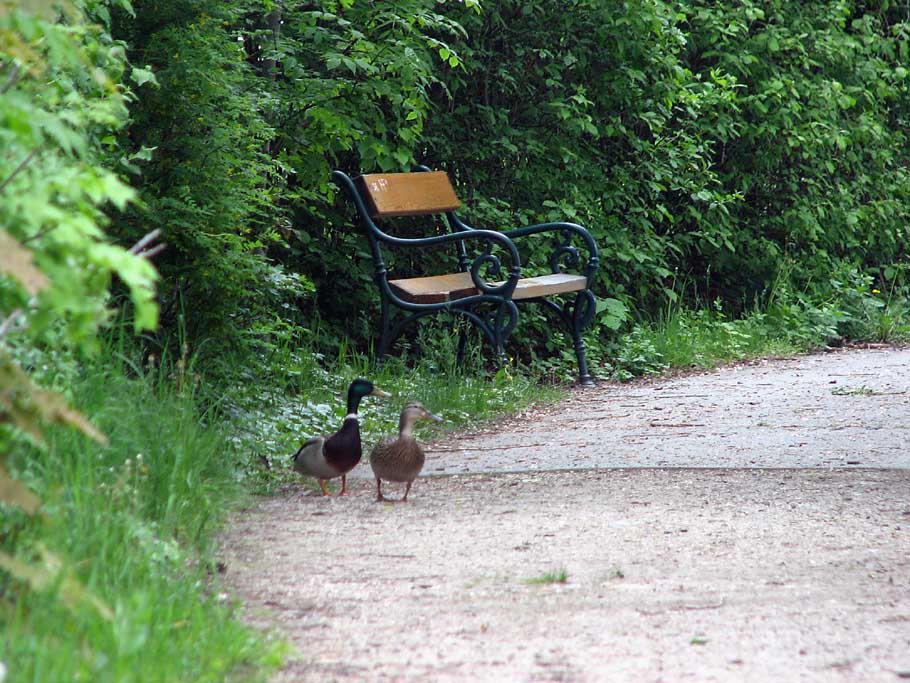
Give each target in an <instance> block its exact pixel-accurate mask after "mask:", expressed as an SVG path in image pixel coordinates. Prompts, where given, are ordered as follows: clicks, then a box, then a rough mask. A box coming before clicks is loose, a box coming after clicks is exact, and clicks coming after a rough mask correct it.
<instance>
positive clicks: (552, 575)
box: [524, 569, 569, 585]
mask: <svg viewBox="0 0 910 683" xmlns="http://www.w3.org/2000/svg"><path fill="white" fill-rule="evenodd" d="M568 581H569V572H567V571H566V570H565V569H556V570H554V571H549V572H544V573H543V574H541V575H540V576H534V577H531V578H530V579H525V581H524V582H525V583H528V584H532V585H533V584H551V583H568Z"/></svg>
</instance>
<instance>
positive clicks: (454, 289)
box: [389, 273, 588, 304]
mask: <svg viewBox="0 0 910 683" xmlns="http://www.w3.org/2000/svg"><path fill="white" fill-rule="evenodd" d="M490 284H492V285H496V286H499V285H501V284H502V283H501V282H491V283H490ZM587 286H588V280H587V278H586V277H584V276H583V275H571V274H568V273H553V274H551V275H538V276H536V277H526V278H522V279H520V280H519V281H518V282H517V283H516V285H515V292H514V293H513V294H512V299H513V300H516V301H517V300H521V299H537V298H539V297H545V296H551V295H553V294H565V293H567V292H580V291H581V290H583V289H586V288H587ZM389 287H391V288H392V291H393V292H395V294H397V295H398V296H399V297H400V298H402V299H403V300H404V301H409V302H411V303H412V304H438V303H441V302H444V301H455V300H457V299H463V298H464V297H466V296H473V295H475V294H480V290H479V289H477V288H476V287H475V286H474V282H473V281H472V280H471V274H470V273H448V274H446V275H434V276H432V277H412V278H407V279H404V280H389Z"/></svg>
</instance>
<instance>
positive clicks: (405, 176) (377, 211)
mask: <svg viewBox="0 0 910 683" xmlns="http://www.w3.org/2000/svg"><path fill="white" fill-rule="evenodd" d="M332 180H333V181H334V182H335V183H336V184H338V185H339V186H340V187H341V188H343V189H344V190H345V192H346V193H347V195H348V196H349V198H350V199H351V201H352V202H353V204H354V206H355V207H356V209H357V214H358V216H359V219H360V224H361V227H362V228H363V231H364V233H365V235H366V237H367V240H368V241H369V244H370V251H371V254H372V257H373V265H374V268H375V271H374V276H373V279H374V281H375V282H376V285H377V286H378V287H379V292H380V296H381V311H382V333H381V336H380V339H379V345H378V348H377V350H376V355H377V357H379V358H383V357H384V356H385V355H386V354H387V352H388V350H389V348H390V346H391V344H392V343H393V342H394V340H395V339H396V338H397V337H398V336H399V335H400V334H401V333H402V331H403V330H404V328H406V327H407V326H408V325H410V324H411V323H413V322H415V321H416V320H418V319H420V318H423V317H425V316H428V315H434V314H437V313H440V312H450V313H454V314H458V315H462V316H464V317H466V318H467V319H468V320H470V321H471V322H472V323H473V324H474V325H476V326H477V327H478V328H479V329H480V330H481V332H482V333H483V335H484V337H485V338H486V339H487V341H488V342H489V343H490V345H491V346H492V347H493V349H494V351H495V353H496V355H497V357H498V358H500V359H503V358H505V352H504V347H505V343H506V341H507V339H508V338H509V335H510V334H511V333H512V331H513V330H514V329H515V325H516V324H517V323H518V315H519V314H518V306H517V305H516V304H519V303H521V304H524V303H540V304H543V305H544V306H546V307H547V308H548V309H549V310H551V311H553V312H554V313H555V314H556V315H557V316H558V318H559V319H560V320H561V321H562V323H563V325H564V326H565V328H566V331H567V332H568V333H569V334H570V336H571V337H572V343H573V346H574V349H575V355H576V358H577V359H578V374H579V381H580V382H581V383H582V384H584V385H591V384H593V380H592V378H591V375H590V373H589V372H588V363H587V359H586V357H585V345H584V340H583V339H582V332H583V331H584V329H585V327H586V326H587V325H588V323H590V322H591V320H592V319H593V317H594V312H595V309H596V299H595V297H594V294H593V293H592V292H591V286H592V284H593V283H594V276H595V274H596V272H597V267H598V264H599V258H598V252H597V245H596V244H595V242H594V239H593V238H592V237H591V234H590V233H589V232H588V231H587V230H586V229H585V228H583V227H582V226H580V225H576V224H574V223H562V222H558V223H541V224H537V225H528V226H525V227H521V228H515V229H512V230H503V231H498V230H479V229H476V228H472V227H471V226H469V225H467V224H465V223H464V222H462V221H461V219H460V218H459V217H458V216H457V214H456V213H455V209H457V208H459V207H460V204H461V203H460V201H459V200H458V197H457V195H456V194H455V191H454V189H453V188H452V185H451V183H450V182H449V179H448V176H447V175H446V174H445V173H444V172H441V171H435V172H434V171H430V169H429V168H427V167H425V166H420V167H418V170H417V171H416V172H414V173H387V174H370V175H362V176H358V177H357V178H356V179H352V178H350V177H349V176H348V175H347V174H345V173H343V172H342V171H333V172H332ZM400 216H441V217H443V218H444V220H445V225H446V226H447V227H448V233H446V234H442V235H434V236H432V237H425V238H403V237H396V236H394V235H392V234H389V232H387V231H385V230H383V228H382V227H381V226H384V225H385V224H386V222H387V221H388V219H391V218H395V217H400ZM539 234H550V235H551V236H552V238H553V249H552V252H551V253H550V258H549V264H548V267H549V270H550V274H546V275H542V276H537V277H526V278H522V263H521V259H520V257H519V250H518V246H517V244H516V240H521V239H522V238H525V237H530V236H533V235H539ZM447 244H452V245H454V246H455V248H456V250H457V256H458V272H454V273H452V272H449V273H442V274H438V275H431V276H428V277H418V278H405V279H390V277H389V272H388V270H387V268H386V265H385V259H384V256H383V250H384V249H389V248H392V247H394V248H396V249H403V250H405V249H427V248H432V247H439V246H440V245H447ZM468 247H471V254H470V255H469V251H468ZM579 247H581V248H582V249H583V252H586V253H584V254H580V253H579ZM494 251H495V252H496V253H494ZM475 254H476V255H475ZM500 255H501V256H502V257H503V258H504V259H506V261H507V264H506V266H507V267H504V266H503V263H502V259H501V258H500ZM472 256H473V258H471V257H472ZM582 256H584V258H583V257H582ZM428 262H429V261H428ZM566 269H569V270H574V271H579V272H578V274H570V273H569V272H567V270H566ZM504 271H505V272H506V273H507V274H506V276H505V278H504V279H503V275H502V274H503V272H504ZM561 296H565V297H567V299H566V300H565V301H561V300H560V299H556V300H554V297H561ZM392 308H396V309H400V310H401V311H402V312H403V314H404V317H403V318H402V319H401V320H399V321H398V322H396V323H394V324H393V321H392V314H393V311H392ZM464 345H465V336H464V334H463V333H462V334H461V335H460V338H459V346H458V353H459V357H463V355H464Z"/></svg>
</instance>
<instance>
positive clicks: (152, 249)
mask: <svg viewBox="0 0 910 683" xmlns="http://www.w3.org/2000/svg"><path fill="white" fill-rule="evenodd" d="M159 237H161V228H155V229H154V230H152V231H151V232H150V233H148V234H146V235H145V236H144V237H143V238H142V239H140V240H139V241H138V242H136V244H134V245H133V246H132V247H130V248H129V253H131V254H133V255H134V256H141V257H142V258H145V259H151V258H152V257H153V256H156V255H157V254H160V253H161V252H162V251H164V250H165V249H167V244H165V243H161V244H156V245H155V246H152V242H154V241H155V240H157V239H158V238H159Z"/></svg>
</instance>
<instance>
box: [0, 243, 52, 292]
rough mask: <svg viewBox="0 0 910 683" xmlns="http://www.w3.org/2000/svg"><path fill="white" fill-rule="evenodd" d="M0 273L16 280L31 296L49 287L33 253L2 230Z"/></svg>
mask: <svg viewBox="0 0 910 683" xmlns="http://www.w3.org/2000/svg"><path fill="white" fill-rule="evenodd" d="M0 271H2V272H4V273H6V274H7V275H9V276H10V277H12V278H13V279H14V280H16V281H17V282H18V283H19V284H20V285H22V287H23V288H24V289H25V291H27V292H28V293H29V295H31V296H34V295H35V294H37V293H38V292H40V291H41V290H42V289H44V288H45V287H47V286H48V280H47V277H46V276H45V275H44V273H42V272H41V270H39V269H38V267H37V266H35V264H34V262H33V260H32V253H31V252H30V251H29V250H28V249H26V248H25V247H23V246H22V244H20V243H19V241H18V240H16V239H14V238H13V237H12V236H11V235H10V234H9V233H7V232H6V231H5V230H0Z"/></svg>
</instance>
